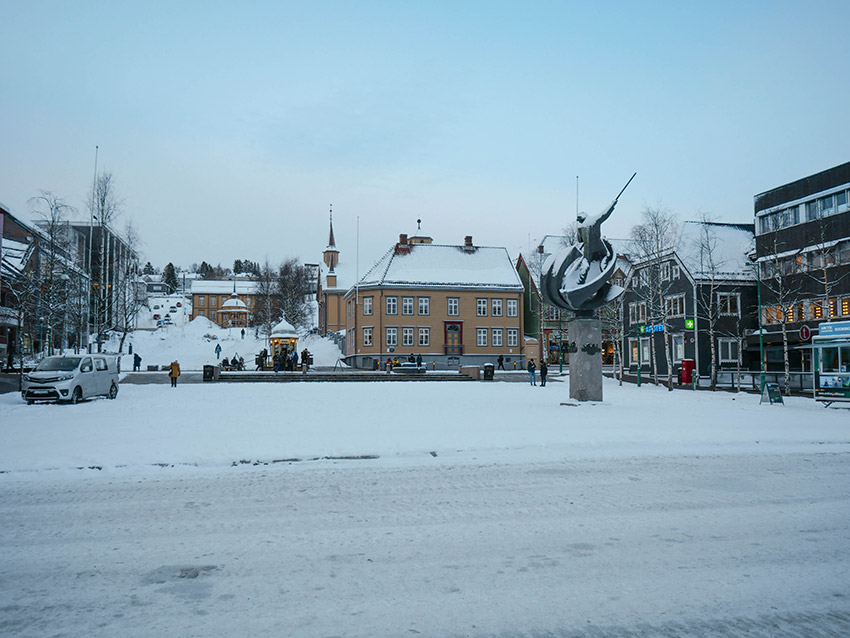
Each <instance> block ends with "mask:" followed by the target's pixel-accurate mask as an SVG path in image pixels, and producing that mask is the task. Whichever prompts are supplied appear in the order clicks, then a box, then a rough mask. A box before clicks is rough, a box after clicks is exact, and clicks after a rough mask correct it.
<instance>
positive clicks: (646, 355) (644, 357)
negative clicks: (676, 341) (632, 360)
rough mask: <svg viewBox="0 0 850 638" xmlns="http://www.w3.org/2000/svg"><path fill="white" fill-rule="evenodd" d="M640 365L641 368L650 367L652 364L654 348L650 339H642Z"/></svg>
mask: <svg viewBox="0 0 850 638" xmlns="http://www.w3.org/2000/svg"><path fill="white" fill-rule="evenodd" d="M640 363H641V366H645V365H646V366H648V365H650V364H651V363H652V347H651V346H650V343H649V337H641V338H640Z"/></svg>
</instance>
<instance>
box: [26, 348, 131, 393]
mask: <svg viewBox="0 0 850 638" xmlns="http://www.w3.org/2000/svg"><path fill="white" fill-rule="evenodd" d="M120 371H121V359H120V357H117V356H115V355H106V354H80V355H72V356H64V355H63V356H55V357H46V358H44V359H43V360H42V361H41V363H39V364H38V367H36V369H35V370H33V371H32V372H30V373H28V374H25V375H24V382H23V389H22V390H21V396H22V397H23V399H24V400H25V401H26V402H27V403H29V404H32V403H34V402H35V401H68V402H70V403H78V402H79V401H82V400H83V399H88V398H91V397H96V396H105V397H109V398H110V399H114V398H115V397H117V396H118V373H119V372H120Z"/></svg>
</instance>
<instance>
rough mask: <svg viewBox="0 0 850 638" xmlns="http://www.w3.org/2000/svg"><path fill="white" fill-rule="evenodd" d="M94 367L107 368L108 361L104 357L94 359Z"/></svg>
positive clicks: (96, 368) (97, 368) (98, 368)
mask: <svg viewBox="0 0 850 638" xmlns="http://www.w3.org/2000/svg"><path fill="white" fill-rule="evenodd" d="M94 369H95V370H106V361H104V360H103V359H95V360H94Z"/></svg>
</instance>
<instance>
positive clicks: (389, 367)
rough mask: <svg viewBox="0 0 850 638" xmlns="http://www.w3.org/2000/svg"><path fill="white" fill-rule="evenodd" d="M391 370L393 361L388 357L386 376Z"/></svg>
mask: <svg viewBox="0 0 850 638" xmlns="http://www.w3.org/2000/svg"><path fill="white" fill-rule="evenodd" d="M392 369H393V360H392V359H390V358H389V357H387V367H386V370H387V374H389V373H390V372H392Z"/></svg>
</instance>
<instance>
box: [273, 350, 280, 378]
mask: <svg viewBox="0 0 850 638" xmlns="http://www.w3.org/2000/svg"><path fill="white" fill-rule="evenodd" d="M272 363H274V373H275V374H277V372H278V370H280V354H279V353H278V354H275V355H274V356H273V357H272Z"/></svg>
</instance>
